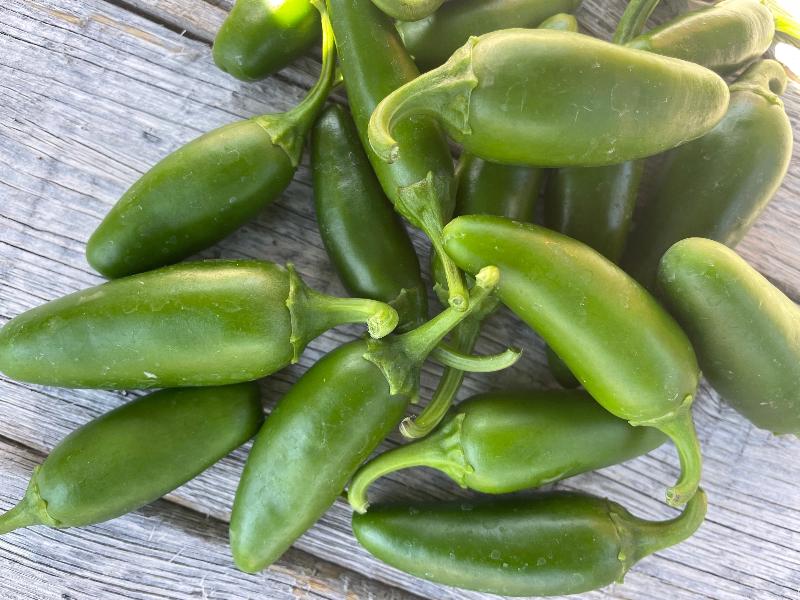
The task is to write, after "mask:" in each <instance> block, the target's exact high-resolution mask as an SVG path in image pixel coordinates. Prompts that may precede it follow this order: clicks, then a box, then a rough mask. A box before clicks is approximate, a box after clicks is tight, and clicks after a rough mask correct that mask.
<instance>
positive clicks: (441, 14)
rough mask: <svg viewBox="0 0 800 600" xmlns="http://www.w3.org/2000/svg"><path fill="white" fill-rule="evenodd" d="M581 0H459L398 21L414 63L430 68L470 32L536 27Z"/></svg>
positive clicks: (574, 6)
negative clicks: (426, 14) (413, 18)
mask: <svg viewBox="0 0 800 600" xmlns="http://www.w3.org/2000/svg"><path fill="white" fill-rule="evenodd" d="M580 3H581V0H458V1H457V2H448V3H447V4H445V5H444V6H442V7H441V8H440V9H439V10H437V11H436V13H434V14H432V15H430V16H429V17H427V18H426V19H422V20H419V21H414V22H400V23H397V30H398V31H399V32H400V37H402V38H403V44H405V46H406V48H408V51H409V52H410V53H411V56H413V57H414V62H416V63H417V66H419V68H420V69H422V70H423V71H429V70H430V69H433V68H434V67H438V66H439V65H441V64H442V63H443V62H445V61H446V60H447V59H448V58H450V55H451V54H452V53H453V52H455V51H456V50H458V49H459V48H460V47H461V46H463V45H464V43H465V42H466V41H467V40H468V39H469V37H470V36H472V35H481V34H484V33H489V32H490V31H497V30H499V29H508V28H509V27H536V26H539V24H540V23H542V21H544V20H545V19H547V18H549V17H551V16H553V15H555V14H557V13H570V12H573V11H574V10H575V9H576V8H578V6H579V5H580Z"/></svg>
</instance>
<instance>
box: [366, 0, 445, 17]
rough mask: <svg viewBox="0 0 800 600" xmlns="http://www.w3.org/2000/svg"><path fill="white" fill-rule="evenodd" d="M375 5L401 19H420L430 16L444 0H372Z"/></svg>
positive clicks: (391, 15)
mask: <svg viewBox="0 0 800 600" xmlns="http://www.w3.org/2000/svg"><path fill="white" fill-rule="evenodd" d="M372 1H373V2H374V3H375V6H377V7H378V8H380V9H381V10H382V11H383V12H385V13H386V14H387V15H389V16H390V17H392V18H394V19H398V20H399V21H419V20H420V19H424V18H425V17H427V16H430V15H431V14H433V13H434V12H436V10H438V8H439V7H440V6H441V5H442V3H443V2H444V0H372Z"/></svg>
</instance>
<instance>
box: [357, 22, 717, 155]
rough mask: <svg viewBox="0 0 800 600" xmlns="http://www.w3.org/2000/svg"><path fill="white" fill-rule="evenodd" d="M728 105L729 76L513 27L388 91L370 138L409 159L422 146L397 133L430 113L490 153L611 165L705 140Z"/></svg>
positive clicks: (380, 150) (381, 151) (581, 38)
mask: <svg viewBox="0 0 800 600" xmlns="http://www.w3.org/2000/svg"><path fill="white" fill-rule="evenodd" d="M727 104H728V88H727V86H726V85H725V82H724V81H723V80H722V79H721V78H720V77H719V76H718V75H716V74H715V73H713V72H712V71H709V70H708V69H705V68H703V67H699V66H697V65H694V64H691V63H687V62H685V61H678V60H676V59H673V58H668V57H663V56H658V55H655V54H652V53H648V52H642V51H639V50H633V49H630V48H624V47H621V46H617V45H614V44H611V43H609V42H604V41H602V40H597V39H594V38H591V37H589V36H585V35H582V34H580V33H573V32H570V31H557V30H550V29H508V30H505V31H496V32H493V33H487V34H485V35H482V36H480V37H477V38H471V39H470V40H469V41H468V42H467V44H465V45H464V46H463V47H462V48H460V49H459V50H457V51H456V52H455V53H454V54H453V56H452V57H450V59H449V60H448V61H447V62H446V63H445V64H444V65H442V66H441V67H438V68H436V69H434V70H433V71H429V72H428V73H425V74H423V75H421V76H420V77H418V78H417V79H415V80H414V81H412V82H410V83H407V84H406V85H404V86H403V87H401V88H399V89H397V90H396V91H394V92H393V93H392V94H390V95H389V96H387V97H386V98H385V99H384V100H383V101H382V102H381V103H380V104H379V105H378V107H377V108H376V109H375V112H374V113H373V114H372V117H371V119H370V124H369V141H370V144H371V145H372V148H373V150H375V152H376V153H377V154H378V155H379V156H380V157H381V158H383V160H385V161H389V162H391V161H395V160H398V159H401V158H402V157H403V156H404V155H408V154H410V153H411V154H413V152H412V149H410V148H409V149H406V150H404V149H403V147H402V145H398V143H397V141H396V140H395V139H394V130H395V129H396V128H397V127H398V126H407V124H408V123H410V122H413V120H409V117H412V116H430V117H435V118H436V119H438V120H439V121H440V122H441V123H442V124H443V125H444V127H445V129H446V130H447V132H448V133H449V134H450V135H451V136H452V137H453V139H455V140H456V141H457V142H459V143H460V144H462V145H463V147H464V150H465V151H467V152H470V153H472V154H475V155H476V156H480V157H481V158H485V159H487V160H493V161H495V162H501V163H508V164H526V165H533V166H539V167H542V166H545V167H565V166H586V167H589V166H602V165H608V164H615V163H620V162H624V161H626V160H632V159H635V158H641V157H645V156H650V155H652V154H656V153H658V152H662V151H664V150H668V149H670V148H673V147H675V146H678V145H680V144H682V143H684V142H686V141H688V140H691V139H694V138H696V137H699V136H701V135H703V134H704V133H706V132H707V131H708V130H709V129H711V128H712V127H713V126H714V125H715V124H716V123H717V122H718V121H719V120H720V119H721V118H722V117H723V115H724V114H725V109H726V107H727Z"/></svg>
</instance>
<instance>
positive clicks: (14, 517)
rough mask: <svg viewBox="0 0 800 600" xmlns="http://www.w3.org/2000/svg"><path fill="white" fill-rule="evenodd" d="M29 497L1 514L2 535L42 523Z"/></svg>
mask: <svg viewBox="0 0 800 600" xmlns="http://www.w3.org/2000/svg"><path fill="white" fill-rule="evenodd" d="M27 498H28V497H27V496H26V497H25V498H23V499H22V501H21V502H20V503H19V504H17V505H16V506H15V507H14V508H12V509H11V510H9V511H7V512H5V513H3V514H2V515H0V535H3V534H5V533H9V532H10V531H14V530H15V529H19V528H20V527H30V526H31V525H38V524H39V523H40V521H39V519H38V518H37V515H36V512H34V511H33V510H31V509H32V508H33V507H32V506H31V503H30V502H29V501H28V499H27Z"/></svg>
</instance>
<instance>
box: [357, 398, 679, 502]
mask: <svg viewBox="0 0 800 600" xmlns="http://www.w3.org/2000/svg"><path fill="white" fill-rule="evenodd" d="M665 441H666V437H665V436H664V435H663V434H662V433H661V432H660V431H656V430H655V429H653V428H652V427H631V426H630V425H629V424H628V423H626V422H625V421H623V420H622V419H618V418H617V417H615V416H613V415H612V414H611V413H609V412H608V411H606V410H605V409H603V408H602V407H601V406H600V405H599V404H597V402H595V401H594V399H592V397H591V396H589V394H587V393H585V392H578V391H554V392H541V391H539V392H537V391H529V392H493V393H488V394H481V395H478V396H473V397H472V398H470V399H469V400H465V401H464V402H462V403H461V404H459V405H458V407H457V408H456V409H455V411H454V413H453V414H452V415H451V416H450V417H449V418H448V419H447V420H446V421H445V422H444V423H443V424H442V426H441V427H440V428H439V429H437V430H436V431H435V432H434V433H433V434H431V435H430V436H428V437H426V438H424V439H422V440H419V441H416V442H412V443H410V444H406V445H405V446H400V447H398V448H395V449H394V450H390V451H389V452H385V453H383V454H381V455H380V456H378V457H377V458H375V459H373V460H371V461H370V462H368V463H367V464H366V465H364V466H363V467H361V469H360V470H359V471H358V473H356V475H355V477H353V481H352V482H351V483H350V489H349V491H348V494H347V498H348V500H349V501H350V504H351V505H352V506H353V508H354V509H355V510H357V511H358V512H364V511H365V510H366V509H367V488H368V487H369V485H370V484H371V483H372V482H373V481H375V480H376V479H377V478H379V477H383V476H384V475H388V474H389V473H392V472H394V471H397V470H400V469H407V468H409V467H432V468H434V469H438V470H440V471H442V472H444V473H445V474H447V475H448V476H449V477H451V478H452V479H453V480H455V481H456V482H457V483H458V484H459V485H460V486H461V487H463V488H469V489H471V490H476V491H478V492H484V493H487V494H504V493H508V492H517V491H520V490H524V489H528V488H534V487H538V486H540V485H544V484H546V483H551V482H553V481H559V480H561V479H565V478H567V477H572V476H573V475H578V474H579V473H585V472H587V471H593V470H595V469H602V468H603V467H608V466H610V465H615V464H617V463H620V462H623V461H626V460H629V459H631V458H634V457H636V456H639V455H641V454H646V453H648V452H650V451H651V450H653V449H655V448H658V447H659V446H660V445H661V444H663V443H664V442H665Z"/></svg>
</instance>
